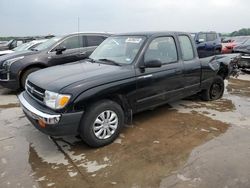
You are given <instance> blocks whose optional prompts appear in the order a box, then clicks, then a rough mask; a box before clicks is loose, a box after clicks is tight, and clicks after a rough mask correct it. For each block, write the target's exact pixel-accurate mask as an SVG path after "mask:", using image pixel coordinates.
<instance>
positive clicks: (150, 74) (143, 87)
mask: <svg viewBox="0 0 250 188" xmlns="http://www.w3.org/2000/svg"><path fill="white" fill-rule="evenodd" d="M154 60H157V61H160V62H161V63H162V66H161V67H154V68H149V67H145V68H141V66H140V67H138V68H137V69H136V80H137V81H136V85H137V88H136V89H137V90H136V95H137V100H136V111H143V110H145V109H148V108H149V107H153V106H157V105H159V104H163V103H166V102H167V101H171V100H173V99H174V98H178V96H179V94H180V93H181V92H180V90H181V89H182V88H183V75H182V70H183V64H182V61H180V60H179V58H178V53H177V46H176V39H175V37H174V36H162V37H157V38H155V39H153V40H152V41H151V42H150V44H149V46H148V48H147V50H146V51H145V54H144V57H143V60H141V62H140V63H141V64H142V65H143V64H144V65H145V62H147V61H154Z"/></svg>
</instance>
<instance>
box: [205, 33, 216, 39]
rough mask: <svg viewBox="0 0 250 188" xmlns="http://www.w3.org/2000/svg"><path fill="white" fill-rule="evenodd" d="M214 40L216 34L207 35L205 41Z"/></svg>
mask: <svg viewBox="0 0 250 188" xmlns="http://www.w3.org/2000/svg"><path fill="white" fill-rule="evenodd" d="M216 38H217V36H216V33H207V41H214V40H216Z"/></svg>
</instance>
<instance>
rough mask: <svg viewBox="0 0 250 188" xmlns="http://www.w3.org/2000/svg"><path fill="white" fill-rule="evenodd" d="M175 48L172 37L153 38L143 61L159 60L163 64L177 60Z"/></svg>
mask: <svg viewBox="0 0 250 188" xmlns="http://www.w3.org/2000/svg"><path fill="white" fill-rule="evenodd" d="M177 57H178V56H177V50H176V45H175V41H174V38H173V37H159V38H156V39H154V40H153V41H152V42H151V43H150V45H149V47H148V49H147V51H146V53H145V56H144V61H150V60H159V61H161V62H162V63H163V64H166V63H171V62H176V61H177V59H178V58H177Z"/></svg>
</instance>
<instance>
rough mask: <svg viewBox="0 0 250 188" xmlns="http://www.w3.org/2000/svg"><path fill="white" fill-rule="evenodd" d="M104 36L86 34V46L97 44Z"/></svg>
mask: <svg viewBox="0 0 250 188" xmlns="http://www.w3.org/2000/svg"><path fill="white" fill-rule="evenodd" d="M105 39H106V38H105V37H103V36H87V44H88V46H99V45H100V44H101V43H102V42H103V41H104V40H105Z"/></svg>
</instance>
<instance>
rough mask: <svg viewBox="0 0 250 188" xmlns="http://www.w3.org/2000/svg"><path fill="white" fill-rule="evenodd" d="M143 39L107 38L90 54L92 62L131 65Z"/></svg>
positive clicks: (135, 37) (130, 37)
mask: <svg viewBox="0 0 250 188" xmlns="http://www.w3.org/2000/svg"><path fill="white" fill-rule="evenodd" d="M144 41H145V37H142V36H114V37H109V38H107V39H106V40H105V41H104V42H102V43H101V44H100V45H99V46H98V47H97V48H96V50H95V51H94V52H93V53H92V54H91V56H90V58H91V59H93V60H94V61H98V60H105V61H110V62H116V63H119V64H131V63H132V62H133V61H134V59H135V57H136V55H137V53H138V51H139V50H140V48H141V46H142V44H143V42H144Z"/></svg>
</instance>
